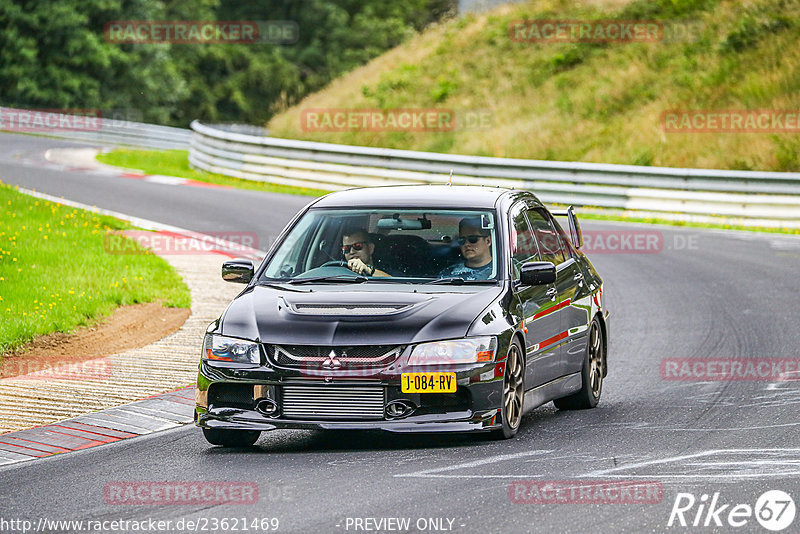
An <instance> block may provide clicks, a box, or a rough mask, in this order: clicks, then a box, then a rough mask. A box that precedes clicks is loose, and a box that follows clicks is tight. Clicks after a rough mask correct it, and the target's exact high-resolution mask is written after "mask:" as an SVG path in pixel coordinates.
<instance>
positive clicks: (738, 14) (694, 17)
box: [268, 0, 800, 171]
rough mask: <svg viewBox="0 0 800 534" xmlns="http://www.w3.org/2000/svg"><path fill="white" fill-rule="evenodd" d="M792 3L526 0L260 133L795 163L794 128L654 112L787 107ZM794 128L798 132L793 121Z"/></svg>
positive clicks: (449, 26) (794, 27) (350, 80)
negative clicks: (407, 123) (562, 34)
mask: <svg viewBox="0 0 800 534" xmlns="http://www.w3.org/2000/svg"><path fill="white" fill-rule="evenodd" d="M520 19H551V20H553V19H557V20H606V19H615V20H619V21H655V22H657V23H658V24H659V25H661V27H663V34H662V37H661V38H659V40H658V41H657V42H649V43H642V42H638V43H631V42H604V43H552V42H539V43H535V42H517V41H513V40H512V39H511V38H510V37H509V24H510V23H512V22H513V21H517V20H520ZM799 30H800V1H798V0H754V1H720V0H697V1H692V0H638V1H634V2H626V1H620V0H617V1H613V0H595V1H589V0H585V1H582V2H575V1H572V2H569V1H565V0H552V1H529V2H527V3H522V4H513V5H508V6H504V7H502V8H499V9H497V10H494V11H492V12H489V13H486V14H481V15H469V16H466V17H464V18H461V19H457V20H452V21H450V22H447V23H444V24H440V25H436V26H433V27H431V28H429V29H428V30H426V31H425V32H424V33H422V34H420V35H418V36H417V37H416V38H414V39H412V40H410V41H408V42H407V43H406V44H403V45H401V46H399V47H398V48H395V49H393V50H391V51H389V52H388V53H386V54H384V55H382V56H380V57H378V58H376V59H375V60H373V61H371V62H370V63H369V64H367V65H365V66H363V67H361V68H358V69H356V70H354V71H351V72H350V73H348V74H346V75H344V76H342V77H341V78H339V79H337V80H335V81H334V82H333V83H331V84H330V85H329V86H328V87H326V88H325V89H324V90H322V91H320V92H318V93H315V94H313V95H311V96H309V97H307V98H305V99H304V100H303V101H302V102H300V103H299V104H298V105H296V106H294V107H292V108H290V109H288V110H287V111H286V112H284V113H282V114H280V115H277V116H275V117H274V118H273V119H272V120H271V121H270V123H269V124H268V127H269V128H270V130H271V133H272V135H275V136H277V137H287V138H295V139H308V140H316V141H324V142H334V143H345V144H353V145H368V146H382V147H391V148H404V149H413V150H424V151H436V152H449V153H463V154H476V155H487V156H502V157H518V158H535V159H548V160H565V161H587V162H607V163H627V164H638V165H665V166H686V167H704V168H723V169H764V170H780V171H789V170H792V171H797V170H800V135H798V134H797V133H786V132H778V133H732V132H727V133H686V132H680V133H670V132H666V131H665V129H664V128H663V127H662V114H663V113H664V112H665V111H667V110H759V109H770V110H773V109H777V110H794V111H795V112H797V111H798V110H800V31H799ZM320 108H323V109H330V108H334V109H344V108H346V109H354V108H368V109H383V110H391V109H397V108H440V109H443V110H453V112H454V113H455V115H456V117H457V118H463V117H465V116H467V117H479V118H480V120H481V121H482V122H483V123H482V124H477V125H462V124H459V122H458V121H456V124H457V126H456V127H455V128H454V129H453V130H449V131H439V132H433V131H417V132H411V131H364V130H362V131H357V130H356V131H342V132H320V131H308V128H307V127H306V128H303V125H304V124H305V125H306V126H307V123H304V124H301V118H302V113H303V111H304V110H309V109H320ZM795 131H800V130H797V129H795Z"/></svg>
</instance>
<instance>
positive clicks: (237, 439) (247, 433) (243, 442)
mask: <svg viewBox="0 0 800 534" xmlns="http://www.w3.org/2000/svg"><path fill="white" fill-rule="evenodd" d="M203 436H204V437H205V438H206V441H208V442H209V443H210V444H212V445H222V446H223V447H250V446H252V445H253V444H255V442H256V441H258V438H259V437H260V436H261V432H260V431H258V430H224V429H220V428H204V429H203Z"/></svg>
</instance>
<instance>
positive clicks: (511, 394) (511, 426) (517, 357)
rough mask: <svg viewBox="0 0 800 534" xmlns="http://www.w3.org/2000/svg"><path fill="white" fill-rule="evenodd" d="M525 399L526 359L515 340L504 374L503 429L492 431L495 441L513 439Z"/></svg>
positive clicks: (510, 348) (509, 351) (520, 418)
mask: <svg viewBox="0 0 800 534" xmlns="http://www.w3.org/2000/svg"><path fill="white" fill-rule="evenodd" d="M524 398H525V357H524V356H523V352H522V349H521V348H520V344H519V341H518V340H517V339H516V338H515V339H514V340H513V341H512V342H511V347H509V349H508V356H506V370H505V373H504V374H503V406H502V407H501V409H500V418H501V420H502V425H503V426H502V427H501V428H498V429H497V430H493V431H492V437H494V438H495V439H511V438H513V437H514V436H515V435H516V434H517V431H518V430H519V425H520V422H521V421H522V408H523V404H524V402H523V400H524Z"/></svg>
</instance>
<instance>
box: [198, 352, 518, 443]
mask: <svg viewBox="0 0 800 534" xmlns="http://www.w3.org/2000/svg"><path fill="white" fill-rule="evenodd" d="M460 367H461V368H458V369H457V368H450V369H435V371H445V370H446V371H453V372H455V373H456V384H457V391H456V393H448V394H443V393H442V394H440V393H421V394H420V393H403V392H402V390H401V387H400V372H387V371H386V370H385V369H383V370H376V371H373V372H372V374H371V375H370V376H359V377H354V376H353V375H352V373H350V374H348V373H347V372H344V373H338V374H337V373H330V374H327V375H326V376H301V375H300V373H298V372H297V371H296V370H280V369H274V368H268V367H250V368H243V367H241V366H236V365H232V364H220V363H218V362H214V363H213V364H210V363H209V362H208V361H205V360H204V361H203V362H201V365H200V372H199V376H198V381H197V384H198V385H197V390H196V408H195V423H196V424H197V426H200V427H204V428H218V429H229V430H262V431H264V430H274V429H281V428H286V429H327V430H383V431H388V432H472V431H488V430H493V429H495V428H500V427H501V417H500V407H501V403H502V384H503V374H504V370H505V362H504V361H500V362H489V363H484V364H475V365H472V366H466V367H465V366H460ZM403 371H404V372H414V371H416V372H420V371H434V369H422V368H416V369H408V368H406V369H403ZM362 374H364V373H362ZM287 386H291V387H292V388H293V389H294V391H297V390H298V388H302V387H305V386H308V387H309V389H311V388H314V389H316V390H317V392H319V391H320V388H322V391H323V392H324V388H325V387H330V388H331V391H332V392H333V391H335V390H336V389H337V388H345V389H346V388H349V387H355V388H359V387H367V388H371V389H372V390H374V391H378V390H380V391H382V393H383V403H384V410H382V414H381V415H376V414H372V415H371V416H362V417H359V416H354V417H347V416H345V417H339V416H313V415H311V416H308V415H306V416H298V415H296V414H295V415H288V416H287V415H285V414H284V411H285V408H286V407H285V406H284V404H283V403H284V399H283V394H282V391H283V389H284V387H287ZM340 391H341V389H340ZM223 392H225V394H224V395H223V394H222V393H223ZM317 394H318V395H319V393H317ZM323 395H324V393H323ZM265 399H269V400H271V401H273V402H274V403H275V404H276V405H277V407H278V409H277V412H276V413H275V414H272V415H265V414H264V413H262V412H261V411H258V410H256V405H257V404H258V403H259V401H262V400H265ZM396 401H401V402H404V403H407V404H409V405H411V406H413V407H414V409H413V411H412V412H411V413H409V414H407V415H404V416H402V417H393V416H390V415H389V414H388V413H387V412H386V406H388V405H389V404H391V403H393V402H396Z"/></svg>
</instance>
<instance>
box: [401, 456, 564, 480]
mask: <svg viewBox="0 0 800 534" xmlns="http://www.w3.org/2000/svg"><path fill="white" fill-rule="evenodd" d="M551 452H553V451H550V450H536V451H524V452H517V453H513V454H499V455H497V456H489V457H488V458H482V459H480V460H473V461H471V462H465V463H463V464H456V465H448V466H445V467H436V468H434V469H425V470H422V471H415V472H413V473H402V474H398V475H394V476H395V477H399V478H405V477H415V478H417V477H421V478H496V477H492V475H489V476H486V475H442V474H439V473H442V472H444V471H455V470H457V469H469V468H471V467H478V466H482V465H486V464H493V463H496V462H503V461H506V460H516V459H519V458H525V457H526V456H536V455H541V454H549V453H551ZM500 476H501V477H503V478H507V477H508V475H500ZM516 476H517V475H514V477H516Z"/></svg>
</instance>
